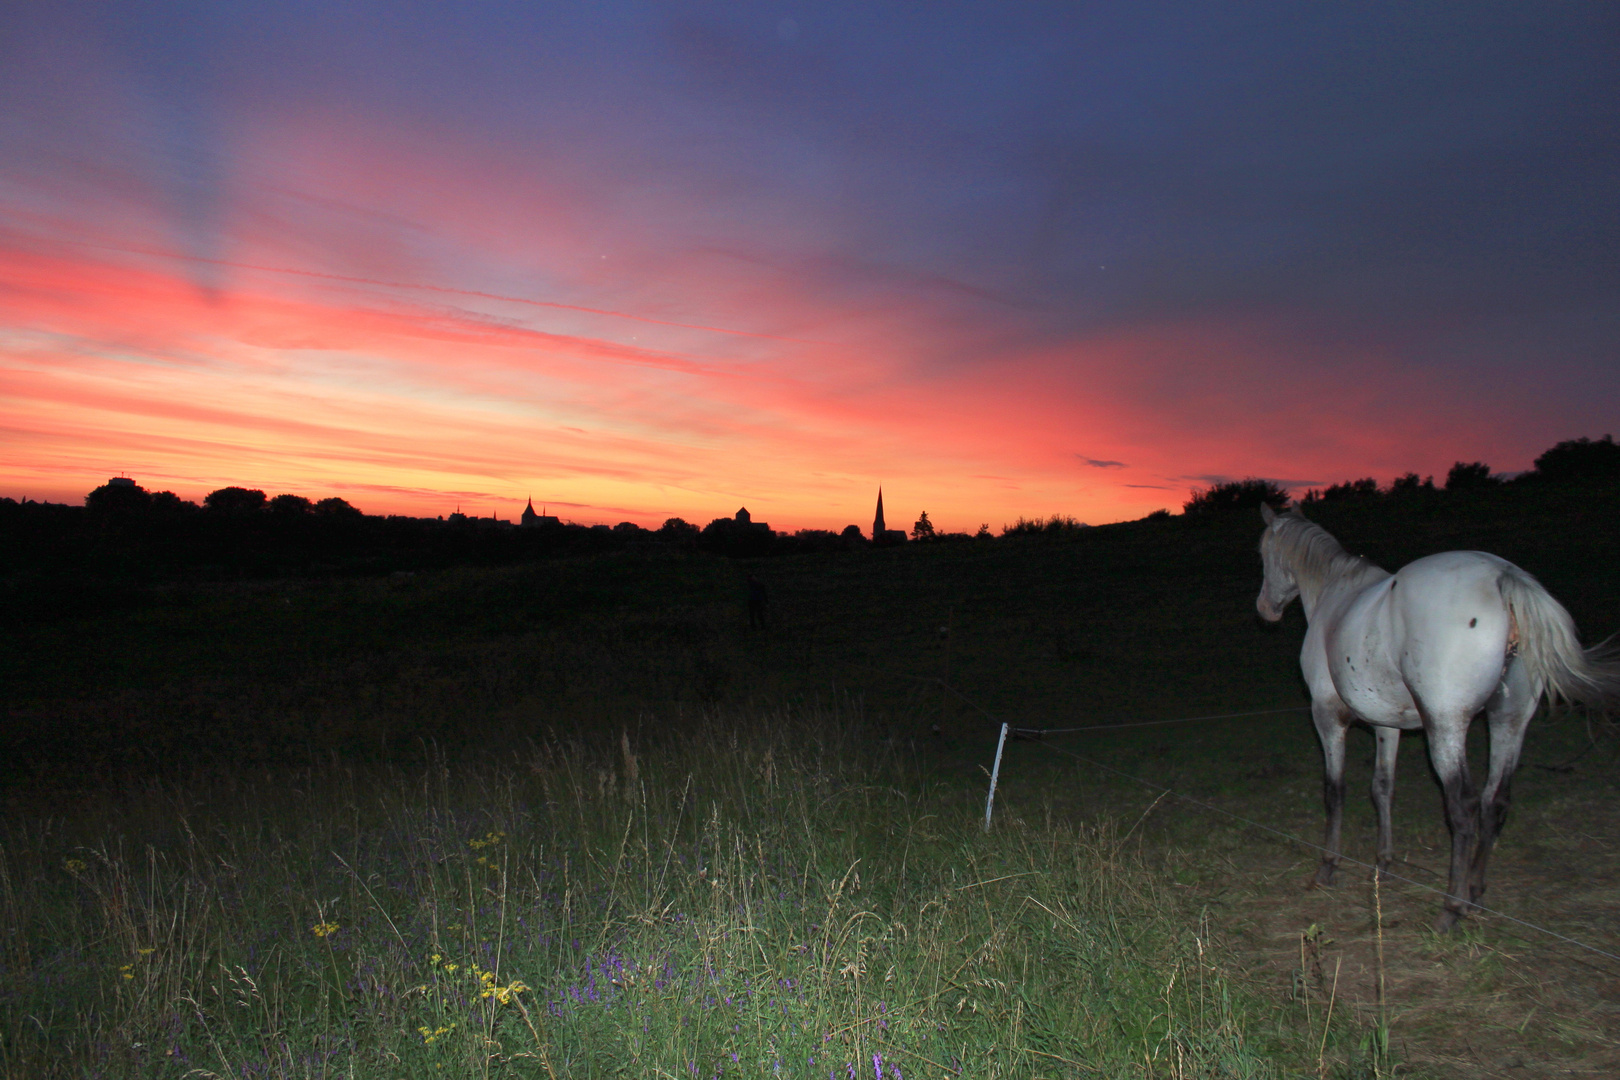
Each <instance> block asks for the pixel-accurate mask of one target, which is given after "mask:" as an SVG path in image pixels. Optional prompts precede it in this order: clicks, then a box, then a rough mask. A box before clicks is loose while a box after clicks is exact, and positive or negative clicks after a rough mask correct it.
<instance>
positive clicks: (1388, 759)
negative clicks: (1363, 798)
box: [1372, 727, 1401, 875]
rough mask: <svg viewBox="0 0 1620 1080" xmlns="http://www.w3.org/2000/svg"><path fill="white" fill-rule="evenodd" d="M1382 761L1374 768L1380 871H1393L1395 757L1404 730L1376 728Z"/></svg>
mask: <svg viewBox="0 0 1620 1080" xmlns="http://www.w3.org/2000/svg"><path fill="white" fill-rule="evenodd" d="M1373 731H1374V733H1375V734H1376V735H1377V737H1378V760H1377V764H1376V765H1375V766H1374V768H1373V781H1372V798H1373V807H1374V808H1375V809H1376V810H1377V811H1378V873H1379V875H1384V874H1387V873H1389V868H1390V865H1391V864H1392V863H1394V861H1395V829H1394V826H1393V825H1392V824H1391V822H1390V801H1391V800H1392V799H1393V798H1394V795H1395V759H1396V757H1397V755H1398V754H1399V753H1400V750H1401V729H1400V728H1392V727H1380V728H1374V729H1373Z"/></svg>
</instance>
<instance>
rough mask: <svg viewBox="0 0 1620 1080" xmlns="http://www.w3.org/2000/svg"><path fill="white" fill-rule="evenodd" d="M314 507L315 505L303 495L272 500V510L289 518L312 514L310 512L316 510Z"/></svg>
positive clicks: (284, 496)
mask: <svg viewBox="0 0 1620 1080" xmlns="http://www.w3.org/2000/svg"><path fill="white" fill-rule="evenodd" d="M314 506H315V504H314V503H312V502H310V501H309V500H308V499H306V498H304V497H303V496H302V495H277V496H276V497H275V498H273V499H271V500H270V509H271V510H273V511H275V512H276V513H278V514H285V515H287V516H288V517H297V516H298V515H300V514H307V513H309V512H310V510H312V509H314Z"/></svg>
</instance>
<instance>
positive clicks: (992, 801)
mask: <svg viewBox="0 0 1620 1080" xmlns="http://www.w3.org/2000/svg"><path fill="white" fill-rule="evenodd" d="M1006 745H1007V725H1006V724H1002V725H1001V737H1000V738H998V739H997V740H996V763H995V766H994V767H992V768H991V770H990V797H989V798H987V799H985V800H984V831H985V832H989V831H990V812H991V811H992V810H993V809H994V808H995V805H996V777H998V776H1000V775H1001V748H1002V747H1003V746H1006Z"/></svg>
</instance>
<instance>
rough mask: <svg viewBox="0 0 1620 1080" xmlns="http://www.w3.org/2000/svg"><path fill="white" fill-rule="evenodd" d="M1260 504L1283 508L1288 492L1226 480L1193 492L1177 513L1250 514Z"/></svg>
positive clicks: (1273, 485) (1263, 483)
mask: <svg viewBox="0 0 1620 1080" xmlns="http://www.w3.org/2000/svg"><path fill="white" fill-rule="evenodd" d="M1375 486H1376V485H1375ZM1261 503H1268V504H1270V505H1271V506H1274V507H1278V508H1281V507H1284V506H1287V505H1288V489H1287V488H1284V487H1283V486H1281V485H1280V484H1278V483H1277V482H1276V481H1275V480H1261V479H1258V478H1256V477H1253V476H1251V477H1249V478H1248V479H1247V480H1230V481H1228V482H1226V483H1224V484H1216V485H1214V486H1213V487H1209V488H1204V489H1201V490H1196V491H1194V492H1193V493H1192V498H1190V499H1188V500H1187V501H1186V502H1185V503H1183V504H1182V507H1181V511H1182V513H1183V514H1185V515H1186V516H1188V517H1203V516H1206V515H1209V514H1219V513H1224V512H1226V511H1228V510H1252V509H1254V508H1256V507H1258V506H1259V505H1260V504H1261Z"/></svg>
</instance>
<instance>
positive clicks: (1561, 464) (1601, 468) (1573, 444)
mask: <svg viewBox="0 0 1620 1080" xmlns="http://www.w3.org/2000/svg"><path fill="white" fill-rule="evenodd" d="M1534 475H1536V476H1537V477H1539V478H1541V479H1543V480H1551V481H1554V482H1559V483H1567V482H1568V481H1571V480H1609V481H1615V480H1620V446H1616V445H1615V442H1614V436H1613V435H1605V436H1603V438H1601V439H1588V438H1586V437H1584V436H1582V437H1581V438H1579V439H1569V440H1567V441H1565V442H1561V443H1559V444H1558V445H1557V446H1555V447H1553V448H1552V449H1550V450H1547V451H1545V452H1543V453H1542V455H1541V456H1540V457H1538V458H1536V471H1535V474H1534Z"/></svg>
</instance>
